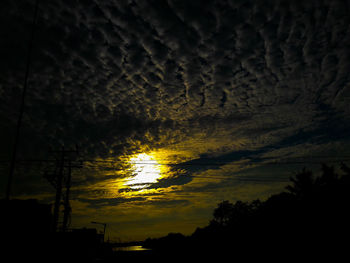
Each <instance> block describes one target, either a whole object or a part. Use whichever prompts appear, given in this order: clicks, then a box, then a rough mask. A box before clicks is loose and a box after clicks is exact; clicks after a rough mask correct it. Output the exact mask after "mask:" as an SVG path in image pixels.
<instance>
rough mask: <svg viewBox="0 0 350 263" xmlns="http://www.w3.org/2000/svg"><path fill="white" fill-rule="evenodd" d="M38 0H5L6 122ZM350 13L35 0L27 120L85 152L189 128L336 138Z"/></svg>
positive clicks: (276, 6)
mask: <svg viewBox="0 0 350 263" xmlns="http://www.w3.org/2000/svg"><path fill="white" fill-rule="evenodd" d="M33 2H34V1H29V0H27V1H5V2H4V3H3V4H2V5H3V6H4V7H5V8H2V10H3V11H1V32H2V34H3V37H2V38H1V46H2V48H1V56H2V60H1V63H0V68H1V69H2V70H1V73H0V78H1V85H0V94H1V99H0V100H1V106H0V109H1V113H0V116H1V126H2V129H4V130H10V131H11V128H12V127H13V124H14V123H15V121H14V120H15V118H16V114H17V112H16V111H17V107H14V106H15V105H18V103H19V99H18V98H19V96H20V91H21V86H22V83H23V81H22V79H23V77H24V65H25V57H26V47H27V42H28V38H29V33H28V32H30V23H31V16H32V12H33ZM5 10H7V11H5ZM348 11H349V8H348V4H347V2H346V1H307V2H295V1H277V0H276V1H175V0H174V1H173V0H169V1H100V2H98V1H68V2H67V1H58V0H57V1H49V2H41V3H40V7H39V16H38V21H37V28H36V33H35V40H34V50H33V60H32V68H31V76H30V85H29V92H28V96H27V100H26V110H25V125H24V127H25V128H26V129H27V130H29V131H31V134H36V135H35V136H34V138H33V139H32V140H31V141H40V142H41V145H42V146H43V147H46V145H47V144H51V145H53V146H57V145H63V144H64V145H75V144H79V145H80V146H81V148H82V150H84V151H85V154H90V155H93V156H106V155H108V154H110V153H111V151H112V154H114V155H119V154H122V153H126V152H133V151H136V150H137V149H138V148H140V145H148V147H149V148H152V147H160V146H168V145H175V144H177V143H178V142H181V141H183V140H186V139H189V138H191V135H192V134H194V133H195V132H194V131H196V132H198V131H202V132H203V133H205V134H206V135H207V136H208V137H210V136H212V137H220V136H223V137H226V139H232V141H233V140H239V139H241V138H247V137H249V140H250V142H251V144H252V145H255V146H254V147H258V146H260V147H264V146H268V145H271V144H274V143H278V142H279V141H282V142H288V140H289V139H288V138H291V137H292V136H293V134H298V132H299V131H300V130H303V129H305V130H307V133H308V135H309V136H308V137H303V138H300V139H301V140H309V139H310V140H313V138H314V137H315V136H323V137H324V138H328V140H332V139H329V138H334V140H337V139H339V136H331V137H329V136H328V129H327V130H325V127H326V126H327V123H328V119H329V118H330V119H332V120H337V121H336V123H339V125H338V126H337V125H336V126H334V125H332V128H331V129H330V131H331V132H332V131H334V133H333V134H345V132H346V131H348V128H349V127H348V126H344V127H343V128H341V125H340V123H346V122H347V121H348V120H349V109H348V107H347V103H348V99H349V96H350V90H349V78H348V73H347V69H348V68H349V66H350V65H349V63H350V51H349V49H348V44H349V42H350V41H349V40H350V39H349V37H350V36H349V33H348V26H349V19H350V18H349V12H348ZM322 107H326V108H327V109H329V110H322ZM329 112H331V114H332V116H331V117H330V116H329ZM331 122H332V123H333V121H331ZM273 127H284V128H283V129H282V128H281V129H274V128H273ZM337 127H338V128H337ZM269 129H270V130H269ZM176 131H178V132H176ZM322 133H324V134H322ZM344 136H345V135H343V137H344ZM343 139H344V138H343ZM27 143H30V142H27ZM284 145H285V147H288V143H285V144H284ZM245 146H246V147H248V148H249V147H251V146H250V145H245ZM208 147H209V146H208ZM211 147H212V148H213V149H212V151H215V146H211ZM218 147H219V146H218ZM209 148H210V147H209ZM208 150H210V149H208ZM238 150H242V149H238ZM229 152H232V149H231V150H230V151H229ZM204 153H205V152H203V153H202V154H204ZM223 154H224V153H223Z"/></svg>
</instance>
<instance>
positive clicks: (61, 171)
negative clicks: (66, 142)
mask: <svg viewBox="0 0 350 263" xmlns="http://www.w3.org/2000/svg"><path fill="white" fill-rule="evenodd" d="M51 153H56V154H58V156H59V158H58V159H57V161H56V169H55V171H54V172H53V173H48V172H46V173H45V178H46V179H47V180H48V181H49V182H50V183H51V184H52V186H53V187H54V188H55V189H56V198H55V204H54V213H53V222H52V231H53V232H57V231H58V230H59V228H58V225H59V212H60V207H61V205H63V207H64V209H63V222H62V227H61V231H63V232H65V231H67V227H68V221H69V218H70V213H71V206H70V203H69V196H70V187H71V177H72V168H81V167H82V162H81V161H80V162H79V161H78V163H76V162H75V163H73V162H72V160H71V157H72V154H75V155H76V156H78V150H77V149H76V150H65V149H64V148H62V150H59V151H51Z"/></svg>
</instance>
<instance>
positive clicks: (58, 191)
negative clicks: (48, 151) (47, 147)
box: [53, 149, 65, 232]
mask: <svg viewBox="0 0 350 263" xmlns="http://www.w3.org/2000/svg"><path fill="white" fill-rule="evenodd" d="M64 153H65V152H64V149H63V150H62V156H61V163H60V170H59V174H58V177H57V186H56V199H55V207H54V212H53V232H56V231H57V225H58V218H59V210H60V204H61V196H62V180H63V172H64V170H63V169H64Z"/></svg>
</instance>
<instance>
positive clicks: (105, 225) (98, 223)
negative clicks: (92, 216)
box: [91, 221, 107, 242]
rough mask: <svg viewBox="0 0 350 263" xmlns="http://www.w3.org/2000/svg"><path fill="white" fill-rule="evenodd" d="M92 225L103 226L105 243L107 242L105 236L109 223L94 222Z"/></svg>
mask: <svg viewBox="0 0 350 263" xmlns="http://www.w3.org/2000/svg"><path fill="white" fill-rule="evenodd" d="M91 224H97V225H103V242H105V234H106V227H107V223H100V222H95V221H92V222H91Z"/></svg>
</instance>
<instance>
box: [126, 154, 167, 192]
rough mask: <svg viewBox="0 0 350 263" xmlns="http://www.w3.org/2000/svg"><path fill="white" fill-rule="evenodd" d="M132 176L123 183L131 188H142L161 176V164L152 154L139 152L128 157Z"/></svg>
mask: <svg viewBox="0 0 350 263" xmlns="http://www.w3.org/2000/svg"><path fill="white" fill-rule="evenodd" d="M129 163H130V164H131V170H132V173H133V176H132V177H130V178H128V179H127V181H126V182H125V183H124V185H127V186H128V187H130V188H132V189H142V188H145V187H147V186H148V185H149V184H151V183H156V182H157V179H159V178H160V177H161V176H162V173H161V164H159V163H158V161H157V160H156V159H155V157H154V156H153V155H152V154H146V153H140V154H137V155H135V156H133V157H131V158H130V160H129Z"/></svg>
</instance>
